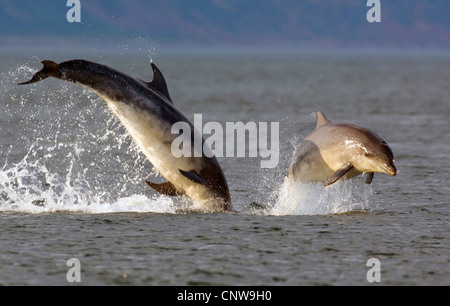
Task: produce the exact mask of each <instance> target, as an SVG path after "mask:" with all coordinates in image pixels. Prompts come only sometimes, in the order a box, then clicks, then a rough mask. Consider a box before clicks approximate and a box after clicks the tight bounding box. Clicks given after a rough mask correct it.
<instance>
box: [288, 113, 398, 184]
mask: <svg viewBox="0 0 450 306" xmlns="http://www.w3.org/2000/svg"><path fill="white" fill-rule="evenodd" d="M316 115H317V127H316V129H315V130H314V131H313V132H312V133H311V134H309V135H308V136H307V137H306V138H305V139H304V140H303V142H302V143H301V144H300V146H299V147H298V149H297V152H296V154H295V157H294V160H293V162H292V164H291V166H290V168H289V174H288V177H289V178H290V179H293V180H294V181H300V182H304V183H308V182H323V183H324V184H325V186H329V185H331V184H333V183H335V182H336V181H338V180H339V179H340V178H344V179H350V178H353V177H355V176H357V175H359V174H367V177H366V183H367V184H370V183H371V182H372V180H373V176H374V172H380V173H387V174H390V175H393V176H394V175H396V174H397V169H396V168H395V165H394V154H393V153H392V150H391V148H390V147H389V146H388V144H387V143H386V142H385V141H384V140H383V139H382V138H381V137H380V136H378V135H377V134H376V133H374V132H372V131H370V130H368V129H365V128H362V127H359V126H357V125H354V124H349V123H342V122H331V121H330V120H328V119H327V118H326V117H325V115H324V114H323V113H322V112H317V113H316Z"/></svg>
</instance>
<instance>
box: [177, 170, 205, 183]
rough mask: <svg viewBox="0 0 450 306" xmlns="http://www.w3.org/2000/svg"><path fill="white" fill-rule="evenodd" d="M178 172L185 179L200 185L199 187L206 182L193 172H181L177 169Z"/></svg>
mask: <svg viewBox="0 0 450 306" xmlns="http://www.w3.org/2000/svg"><path fill="white" fill-rule="evenodd" d="M178 170H179V171H180V173H181V174H183V175H184V176H185V177H187V178H188V179H190V180H191V181H193V182H194V183H197V184H201V185H206V180H205V179H204V178H203V177H202V176H201V175H200V174H198V173H197V172H195V171H194V170H191V171H189V172H187V171H183V170H181V169H178Z"/></svg>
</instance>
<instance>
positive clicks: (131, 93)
mask: <svg viewBox="0 0 450 306" xmlns="http://www.w3.org/2000/svg"><path fill="white" fill-rule="evenodd" d="M42 64H43V65H44V67H43V68H42V70H41V71H39V72H37V73H36V74H35V75H34V76H33V77H32V78H31V80H29V81H28V82H24V83H21V84H19V85H24V84H31V83H35V82H39V81H42V80H44V79H45V78H47V77H55V78H58V79H61V80H64V81H68V82H72V83H76V84H81V85H84V86H86V87H88V88H89V89H91V90H92V91H94V92H95V93H96V94H98V95H99V96H100V97H101V98H102V99H103V100H105V101H106V104H107V105H108V107H109V108H110V109H111V110H112V111H113V113H114V114H115V115H116V116H117V117H118V118H119V119H120V121H121V122H122V124H123V125H124V126H125V128H126V129H127V131H128V133H129V134H130V135H131V137H132V138H133V140H134V142H135V143H136V144H137V146H138V147H139V148H140V150H141V151H142V152H143V153H144V155H145V156H146V157H147V159H148V160H149V161H150V162H151V163H152V164H153V166H154V167H155V168H156V169H157V170H158V171H159V172H160V174H161V175H162V176H164V177H165V178H166V179H167V182H165V183H162V184H156V183H152V182H148V181H146V183H147V184H148V185H149V186H150V187H152V188H153V189H155V190H156V191H158V192H160V193H162V194H165V195H168V196H183V195H186V196H188V197H189V198H191V199H192V200H194V202H195V203H196V204H197V205H200V208H201V209H202V210H205V211H224V210H225V211H226V210H230V209H231V198H230V192H229V189H228V184H227V181H226V179H225V175H224V173H223V171H222V168H221V167H220V165H219V163H218V161H217V159H216V157H215V156H212V155H208V156H212V157H207V156H206V155H205V154H203V150H202V152H201V153H199V152H195V153H196V154H191V155H190V156H192V157H184V156H182V157H174V156H173V154H172V152H171V145H172V142H173V140H174V139H175V138H176V137H177V136H178V135H174V134H172V132H171V130H172V126H173V125H174V124H175V123H176V122H186V123H187V124H189V126H190V127H191V135H190V137H191V140H193V139H194V138H195V139H202V136H201V135H200V136H199V135H197V134H200V133H199V132H198V131H197V130H196V129H194V126H193V124H192V123H191V122H190V121H189V120H188V119H187V118H186V117H185V116H184V115H183V114H182V113H181V112H180V111H179V110H178V109H177V108H176V107H175V106H174V105H173V102H172V99H171V98H170V95H169V91H168V89H167V84H166V81H165V79H164V77H163V75H162V73H161V72H160V70H159V69H158V68H157V67H156V65H155V64H153V63H151V67H152V69H153V80H152V81H151V82H149V83H148V82H144V81H142V80H139V79H136V78H133V77H131V76H129V75H127V74H125V73H122V72H120V71H117V70H115V69H112V68H110V67H107V66H105V65H100V64H97V63H93V62H89V61H85V60H70V61H67V62H63V63H60V64H57V63H54V62H52V61H42ZM196 137H200V138H196ZM190 143H191V151H192V153H194V151H198V148H196V147H195V146H194V141H191V142H190ZM203 146H205V140H204V139H202V147H203ZM206 148H207V149H208V147H207V144H206ZM200 149H201V148H200ZM199 154H200V155H199ZM196 156H200V157H196Z"/></svg>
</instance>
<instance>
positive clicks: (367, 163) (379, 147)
mask: <svg viewBox="0 0 450 306" xmlns="http://www.w3.org/2000/svg"><path fill="white" fill-rule="evenodd" d="M369 138H370V141H369V142H367V143H364V144H362V145H361V148H362V150H361V154H359V156H358V157H357V158H356V159H355V161H354V162H353V165H354V167H355V168H357V169H358V170H359V171H361V172H363V173H369V172H379V173H386V174H389V175H392V176H395V175H397V168H396V167H395V164H394V153H392V150H391V148H390V147H389V145H388V144H387V143H386V141H384V140H383V139H382V138H381V137H380V136H378V135H377V134H375V133H373V132H371V135H370V137H369Z"/></svg>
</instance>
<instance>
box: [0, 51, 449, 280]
mask: <svg viewBox="0 0 450 306" xmlns="http://www.w3.org/2000/svg"><path fill="white" fill-rule="evenodd" d="M72 58H82V59H87V60H91V61H95V62H99V63H103V64H106V65H109V66H111V67H114V68H116V69H118V70H121V71H124V72H126V73H129V74H131V75H133V76H135V77H138V78H141V79H143V80H148V81H150V80H151V78H152V72H151V69H150V65H149V63H150V60H152V61H153V62H154V63H155V64H156V65H157V66H158V67H159V68H160V69H161V71H162V72H163V74H164V76H165V78H166V81H167V83H168V87H169V92H170V95H171V97H172V100H173V101H174V104H175V105H176V107H177V108H179V110H180V111H182V112H183V113H184V114H185V115H186V116H187V117H188V118H190V119H191V120H193V119H194V114H201V115H202V118H203V123H206V122H212V121H214V122H219V123H220V124H221V125H223V126H224V127H225V126H226V123H227V122H238V121H242V122H244V123H247V122H255V123H260V122H267V123H269V126H270V123H272V122H277V123H279V135H278V136H279V138H278V139H279V162H278V165H277V166H276V167H274V168H261V161H262V160H266V159H267V158H264V157H263V155H262V153H261V151H258V150H257V152H258V156H257V157H249V156H248V155H249V154H248V155H247V156H246V157H238V156H235V157H230V156H228V157H227V156H225V157H220V158H219V162H220V164H221V166H222V168H223V170H224V173H225V175H226V178H227V180H228V184H229V187H230V192H231V197H232V202H233V211H231V212H227V213H215V214H209V213H195V212H190V211H189V210H186V209H184V208H186V207H189V205H191V204H192V203H190V202H189V200H186V199H179V198H170V197H166V196H162V195H159V194H156V193H155V192H154V191H153V190H151V189H149V188H148V187H147V186H146V184H145V183H144V180H152V181H155V182H157V181H162V180H163V179H162V178H161V177H160V176H159V175H158V173H157V172H156V171H155V170H154V169H153V168H152V165H151V164H150V163H149V162H148V161H147V160H146V158H145V157H144V156H143V155H142V154H141V153H140V152H139V150H138V149H137V148H136V147H135V146H134V145H133V143H132V141H131V138H130V137H129V136H128V135H127V132H126V131H125V129H124V128H123V127H122V125H121V123H120V122H119V121H118V119H116V118H115V116H114V115H113V114H112V113H111V112H110V111H109V109H108V108H107V106H106V104H105V102H104V101H103V100H101V99H100V98H99V97H98V96H96V95H95V94H94V93H92V92H91V91H89V90H88V89H86V88H83V87H80V86H77V85H74V84H69V83H66V82H63V81H60V80H56V79H47V80H44V81H42V82H39V83H36V84H33V85H27V86H18V85H17V84H18V83H20V82H23V81H26V80H28V79H30V77H31V76H32V75H33V74H34V73H35V72H36V71H38V70H40V69H41V67H42V65H41V64H40V61H41V60H46V59H48V60H53V61H56V62H61V61H65V60H69V59H72ZM0 75H1V77H0V128H1V130H0V285H72V283H69V282H68V278H67V275H68V273H69V274H70V273H71V272H70V271H69V270H70V269H71V268H72V266H71V265H70V264H69V266H68V260H69V259H71V258H76V259H78V260H79V263H80V265H79V266H80V268H81V270H80V274H79V275H80V276H81V278H80V280H81V283H79V284H81V285H450V268H449V267H450V265H449V259H450V256H449V255H450V235H449V232H450V226H449V221H450V216H449V215H450V205H449V204H450V184H449V182H450V173H449V169H450V162H449V160H450V123H449V119H450V82H449V80H450V56H443V55H439V56H433V55H422V56H421V55H418V54H415V55H411V54H409V55H408V54H404V55H403V54H394V55H389V54H382V55H377V54H374V53H373V54H370V55H364V54H361V53H358V54H351V53H338V54H333V53H331V52H330V53H328V54H308V53H289V54H281V53H280V54H278V53H258V52H255V53H252V52H242V53H239V52H234V53H227V52H222V53H221V52H211V53H195V52H186V53H183V52H172V53H165V52H162V51H158V50H152V51H151V52H142V53H140V52H131V51H129V50H123V51H120V52H106V51H105V52H104V51H102V50H98V49H95V50H92V51H83V52H81V51H80V52H79V51H77V50H65V51H51V52H43V51H39V52H38V51H35V50H29V49H28V50H21V51H20V52H17V51H14V52H13V51H9V52H8V51H5V52H2V53H1V54H0ZM318 110H320V111H322V112H324V113H325V114H326V115H327V117H328V118H329V119H330V120H332V121H344V122H351V123H355V124H358V125H361V126H364V127H367V128H370V129H373V130H375V131H376V132H377V133H378V134H379V135H381V136H382V137H383V138H384V139H385V140H386V141H387V142H388V143H389V145H390V146H391V148H392V150H393V152H394V155H395V162H396V165H397V168H398V169H399V172H398V175H397V176H396V177H391V176H388V175H385V174H375V178H374V181H373V183H372V184H371V185H366V184H365V183H364V179H363V178H355V179H353V180H349V181H346V182H339V183H337V184H335V185H332V186H330V187H328V188H324V187H323V186H321V185H320V184H300V183H298V184H297V183H295V184H293V183H289V182H287V181H285V177H286V174H287V171H288V168H289V165H290V162H291V160H292V158H293V155H294V153H295V148H296V147H297V146H298V145H299V144H300V142H301V141H302V139H303V138H304V137H305V136H306V135H307V134H309V133H310V132H311V131H312V130H313V129H314V128H315V124H316V122H315V121H316V120H315V116H314V114H313V113H314V112H315V111H318ZM263 135H264V134H263ZM206 137H208V136H207V135H206ZM271 140H272V139H271V138H269V139H268V141H269V144H270V143H271ZM249 143H250V141H249V139H248V138H247V139H245V142H244V143H242V140H241V141H240V142H239V141H236V143H235V145H236V147H238V146H243V145H247V152H248V150H249V147H248V145H249ZM259 153H261V154H259ZM236 155H237V154H236ZM372 258H375V259H377V260H378V261H379V263H380V265H379V266H378V270H377V271H375V272H374V270H371V269H372V267H373V266H372V265H370V264H369V265H368V261H369V260H370V259H372ZM373 273H377V274H378V276H380V278H379V279H378V280H380V282H375V283H371V282H369V280H371V277H368V275H369V276H370V275H375V274H373Z"/></svg>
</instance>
